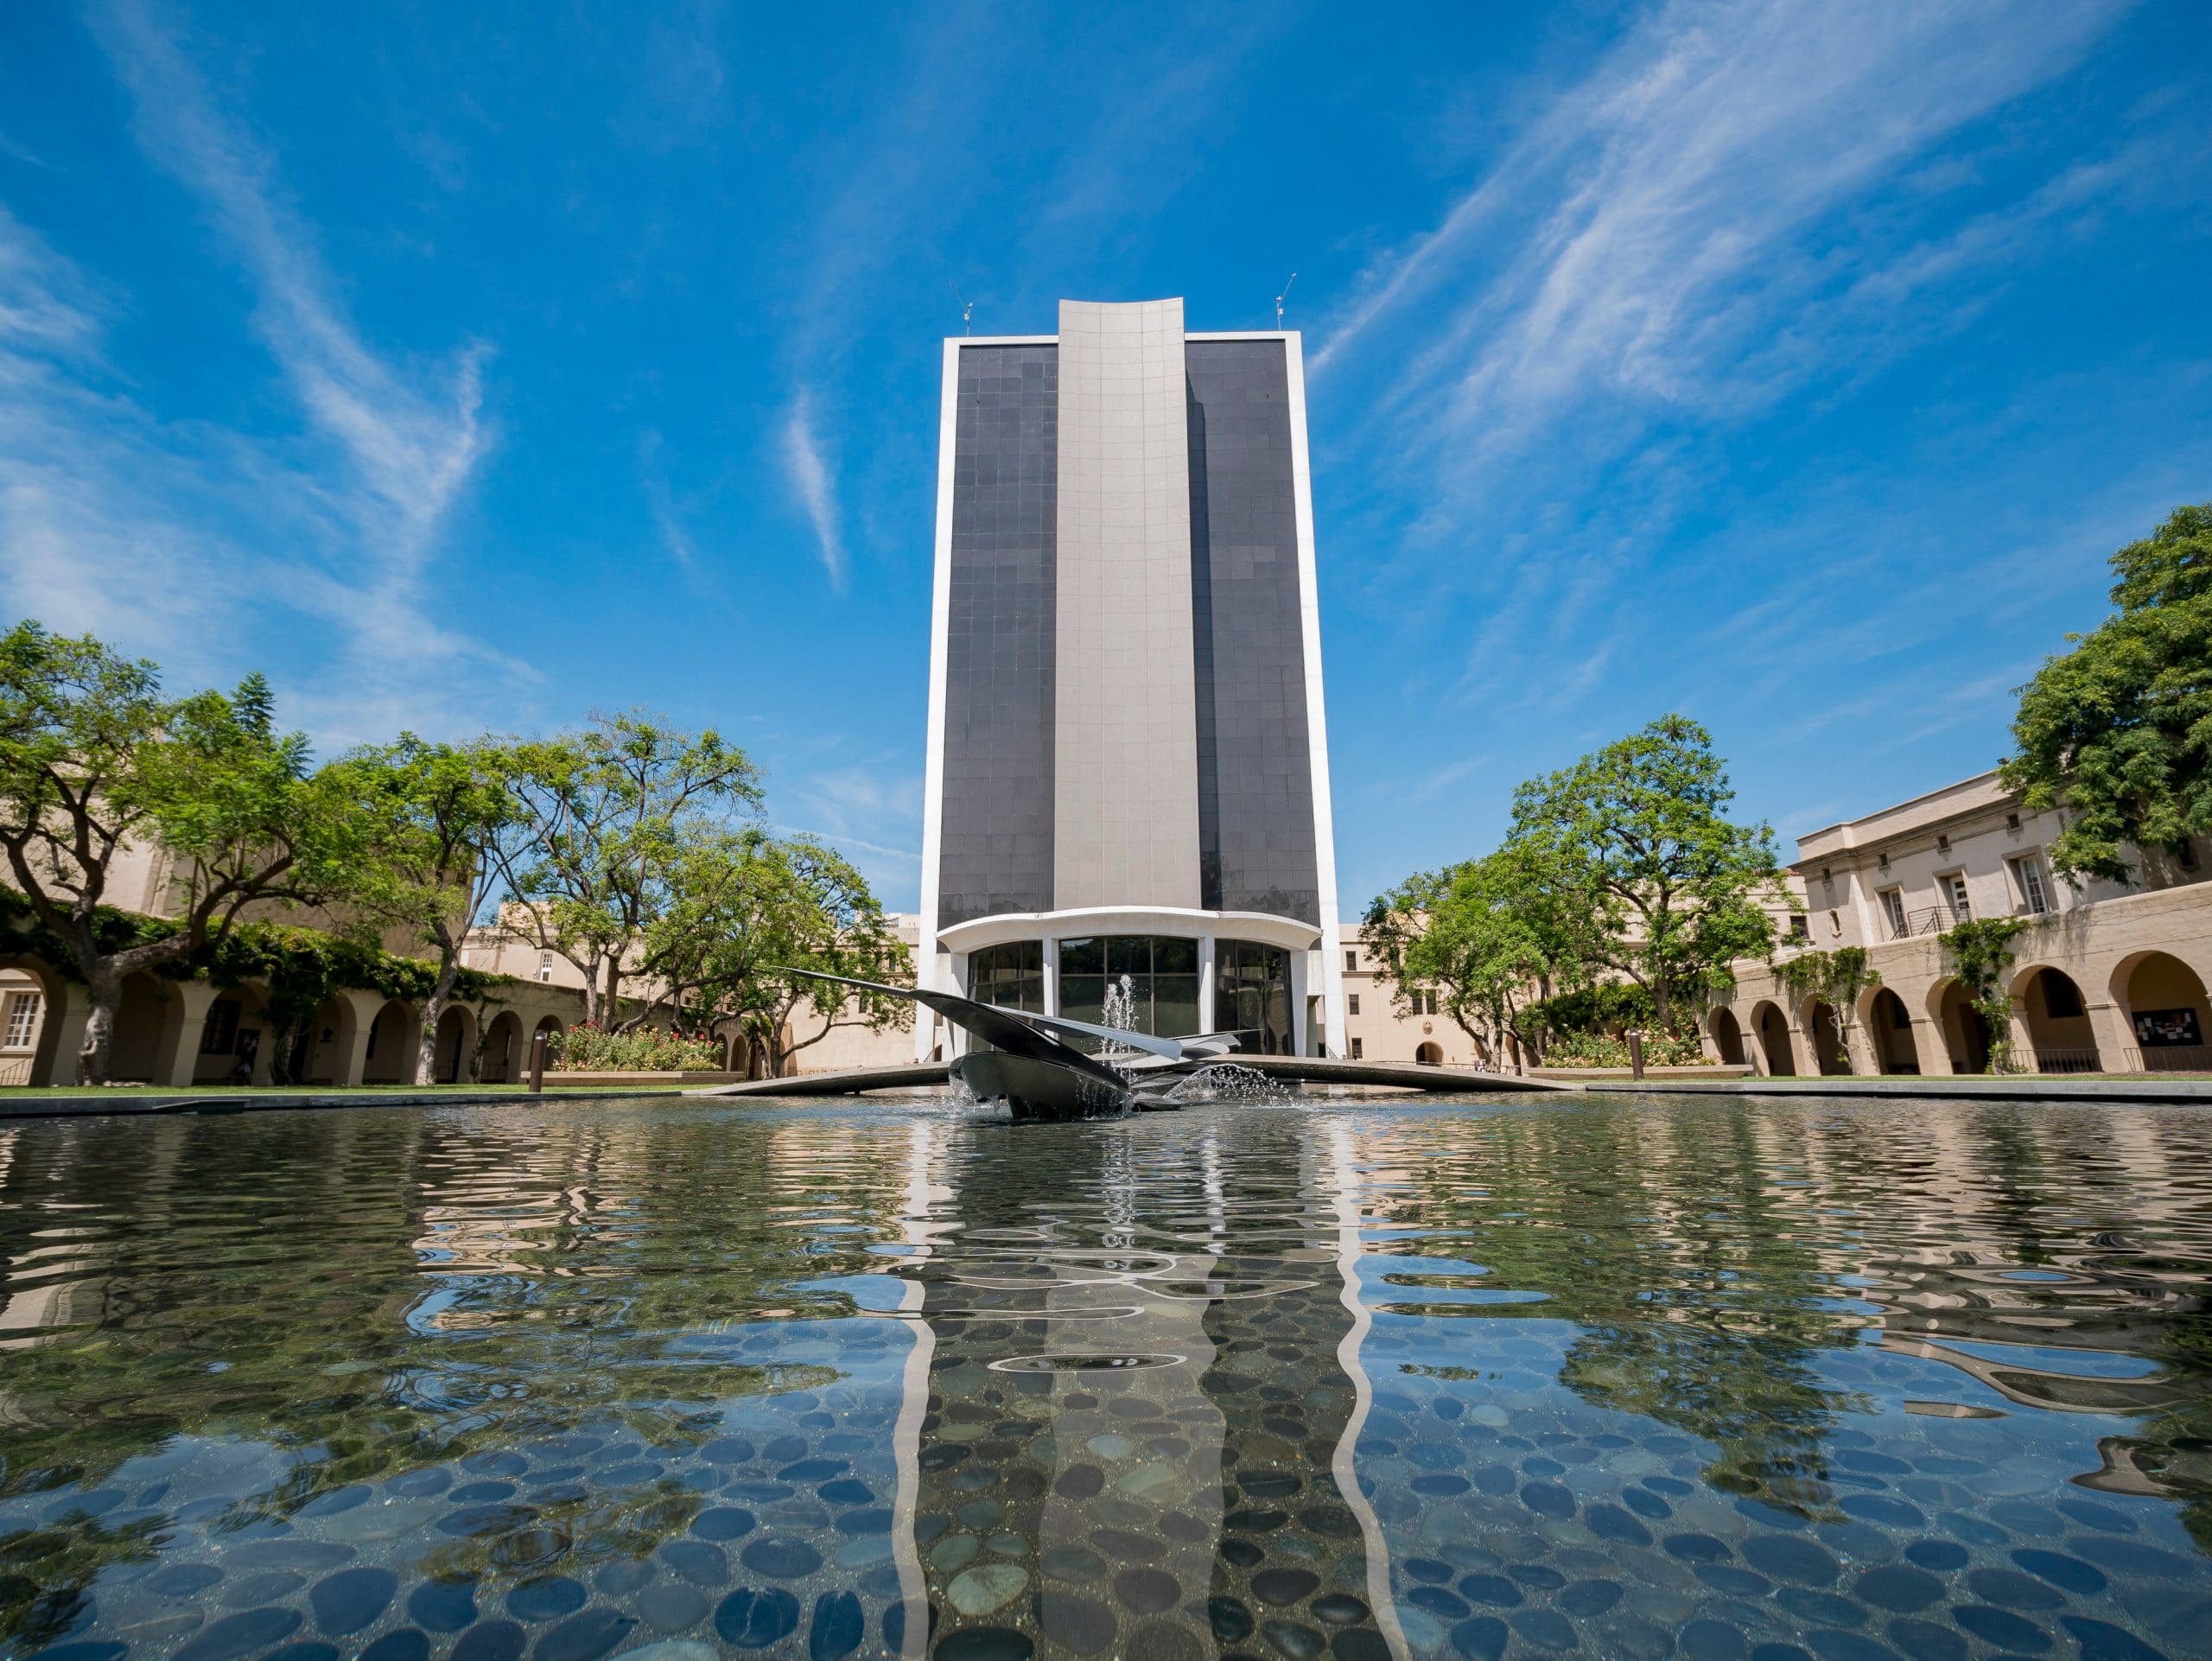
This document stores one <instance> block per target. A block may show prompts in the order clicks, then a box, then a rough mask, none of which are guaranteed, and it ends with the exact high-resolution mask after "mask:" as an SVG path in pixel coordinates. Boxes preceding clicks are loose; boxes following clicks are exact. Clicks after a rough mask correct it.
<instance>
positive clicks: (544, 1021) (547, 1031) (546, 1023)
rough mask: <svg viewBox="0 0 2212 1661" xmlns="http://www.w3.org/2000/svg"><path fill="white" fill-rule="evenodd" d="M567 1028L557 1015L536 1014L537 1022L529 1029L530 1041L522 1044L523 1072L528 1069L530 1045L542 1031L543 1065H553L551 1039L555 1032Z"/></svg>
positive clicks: (565, 1023) (557, 1032)
mask: <svg viewBox="0 0 2212 1661" xmlns="http://www.w3.org/2000/svg"><path fill="white" fill-rule="evenodd" d="M568 1030H569V1026H568V1023H567V1022H566V1021H563V1020H562V1019H561V1017H560V1016H558V1015H540V1016H538V1018H537V1025H536V1026H535V1027H532V1028H531V1029H530V1037H531V1042H530V1043H529V1044H525V1045H524V1046H523V1052H522V1066H523V1071H524V1072H525V1073H527V1072H529V1071H530V1053H531V1045H534V1044H535V1043H536V1042H537V1037H538V1034H541V1033H542V1034H544V1036H545V1065H546V1066H549V1067H550V1066H552V1065H553V1040H554V1038H555V1036H556V1034H561V1033H564V1032H566V1031H568Z"/></svg>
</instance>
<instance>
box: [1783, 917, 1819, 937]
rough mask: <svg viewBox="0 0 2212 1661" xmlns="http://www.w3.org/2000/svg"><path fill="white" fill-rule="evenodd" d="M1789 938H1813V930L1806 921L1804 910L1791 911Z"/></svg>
mask: <svg viewBox="0 0 2212 1661" xmlns="http://www.w3.org/2000/svg"><path fill="white" fill-rule="evenodd" d="M1789 938H1790V939H1793V940H1809V939H1812V938H1813V931H1812V929H1811V927H1810V926H1808V924H1807V923H1806V921H1805V913H1803V912H1802V911H1793V912H1791V913H1789Z"/></svg>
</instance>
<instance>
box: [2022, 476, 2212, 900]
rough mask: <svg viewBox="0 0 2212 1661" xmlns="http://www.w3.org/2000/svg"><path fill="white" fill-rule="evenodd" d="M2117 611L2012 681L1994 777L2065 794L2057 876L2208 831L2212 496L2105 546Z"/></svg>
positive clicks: (2113, 871) (2093, 871)
mask: <svg viewBox="0 0 2212 1661" xmlns="http://www.w3.org/2000/svg"><path fill="white" fill-rule="evenodd" d="M2112 569H2113V576H2115V577H2116V578H2117V579H2118V580H2117V581H2116V582H2114V583H2113V589H2112V600H2113V605H2115V606H2116V607H2118V608H2119V611H2118V613H2117V614H2115V615H2114V616H2113V617H2110V618H2108V619H2107V620H2105V621H2104V622H2103V623H2101V624H2100V625H2099V626H2098V627H2096V628H2094V629H2093V630H2091V631H2090V632H2089V633H2087V634H2077V635H2071V636H2069V637H2068V638H2069V639H2070V640H2072V641H2073V642H2074V646H2073V649H2072V650H2071V651H2069V652H2063V653H2060V654H2058V655H2056V656H2054V657H2051V658H2050V659H2046V660H2045V661H2044V665H2043V667H2042V668H2041V669H2040V670H2038V671H2037V672H2036V676H2035V678H2034V679H2033V680H2031V681H2030V682H2029V683H2028V684H2027V685H2026V686H2024V687H2023V688H2022V689H2021V690H2020V704H2019V712H2018V715H2017V716H2014V718H2013V722H2012V742H2013V749H2012V754H2010V755H2009V756H2007V757H2006V758H2005V761H2004V763H2003V766H2002V767H2001V770H2000V771H2001V774H2002V777H2003V779H2004V781H2005V785H2006V786H2007V787H2008V788H2010V789H2013V790H2017V791H2018V792H2021V796H2022V799H2023V800H2024V802H2025V803H2026V805H2028V806H2029V807H2031V808H2036V809H2039V810H2040V809H2050V808H2054V807H2061V806H2063V808H2064V810H2065V815H2066V827H2065V829H2064V830H2063V831H2061V832H2060V833H2059V834H2058V836H2057V837H2055V838H2053V839H2052V841H2051V843H2050V847H2049V850H2048V853H2049V856H2050V862H2051V865H2052V867H2053V869H2056V870H2057V871H2058V872H2060V873H2061V874H2062V875H2067V876H2101V877H2106V878H2109V879H2111V880H2113V881H2123V882H2124V881H2129V880H2130V879H2131V878H2132V877H2133V875H2134V873H2133V868H2132V865H2131V862H2130V861H2129V859H2128V856H2127V849H2128V847H2129V845H2130V844H2133V845H2134V846H2136V847H2139V848H2146V849H2147V848H2159V847H2164V846H2168V845H2171V844H2172V843H2177V842H2179V841H2181V840H2182V839H2183V838H2184V837H2190V836H2204V835H2208V834H2212V503H2207V504H2200V505H2198V506H2192V507H2179V508H2176V509H2175V510H2174V512H2173V513H2172V515H2171V517H2170V518H2169V519H2167V520H2166V522H2165V523H2164V525H2160V526H2159V527H2158V530H2157V531H2153V532H2152V534H2151V535H2150V536H2149V537H2146V538H2144V539H2143V540H2141V541H2139V542H2131V543H2129V544H2127V545H2126V547H2124V548H2122V549H2120V550H2119V551H2118V552H2116V553H2114V554H2113V556H2112Z"/></svg>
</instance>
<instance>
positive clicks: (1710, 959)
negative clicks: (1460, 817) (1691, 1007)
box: [1508, 715, 1788, 1031]
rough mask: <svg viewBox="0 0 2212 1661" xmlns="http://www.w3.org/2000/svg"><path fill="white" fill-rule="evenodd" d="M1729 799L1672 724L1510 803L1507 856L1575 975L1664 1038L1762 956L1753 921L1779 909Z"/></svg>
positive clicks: (1772, 871) (1761, 854) (1716, 767)
mask: <svg viewBox="0 0 2212 1661" xmlns="http://www.w3.org/2000/svg"><path fill="white" fill-rule="evenodd" d="M1734 798H1735V792H1734V791H1733V790H1732V788H1731V787H1730V786H1729V783H1728V774H1727V771H1726V767H1725V766H1724V765H1723V764H1722V762H1721V760H1720V758H1719V756H1717V755H1715V754H1713V737H1712V735H1711V734H1709V733H1707V731H1706V730H1705V729H1704V728H1703V727H1700V725H1698V723H1697V722H1694V721H1691V720H1689V719H1688V718H1687V717H1685V716H1675V715H1670V716H1662V717H1661V718H1660V719H1659V720H1657V721H1655V722H1652V723H1651V724H1650V725H1649V726H1648V727H1646V728H1644V729H1643V730H1642V731H1641V732H1637V733H1632V734H1630V735H1629V736H1628V737H1626V738H1624V739H1621V740H1620V741H1618V742H1616V743H1612V744H1608V745H1607V746H1605V748H1603V749H1601V750H1599V751H1597V752H1595V753H1594V754H1589V755H1586V756H1584V757H1583V758H1582V759H1581V760H1579V761H1577V762H1576V763H1575V764H1574V765H1573V767H1567V768H1564V769H1562V770H1561V771H1560V772H1558V773H1551V774H1549V775H1548V776H1547V777H1545V778H1541V779H1534V780H1529V782H1528V783H1527V784H1524V785H1522V786H1521V787H1520V789H1519V790H1517V791H1516V792H1514V797H1513V824H1512V829H1511V831H1510V834H1509V837H1508V844H1509V846H1510V847H1512V848H1513V849H1514V850H1516V856H1517V857H1518V858H1520V859H1521V860H1522V861H1523V862H1525V866H1524V869H1526V870H1527V872H1528V873H1529V879H1528V880H1529V884H1530V886H1531V887H1532V888H1534V889H1535V890H1536V891H1538V892H1540V893H1541V894H1542V895H1543V896H1544V897H1545V903H1546V905H1547V907H1548V913H1549V914H1550V915H1552V916H1554V917H1556V918H1561V919H1567V920H1571V926H1569V928H1568V932H1567V936H1566V938H1567V939H1569V940H1570V941H1571V942H1572V944H1573V950H1574V951H1575V952H1576V953H1577V954H1578V956H1579V957H1580V959H1581V961H1580V963H1579V964H1578V965H1577V968H1578V971H1579V972H1580V973H1581V974H1582V975H1584V976H1585V977H1587V978H1595V977H1598V976H1599V975H1600V974H1604V973H1611V974H1619V975H1625V976H1626V977H1628V978H1629V979H1630V980H1632V981H1634V982H1635V983H1637V985H1639V986H1641V987H1643V989H1644V990H1645V991H1647V992H1649V994H1650V995H1651V1002H1652V1008H1653V1010H1654V1011H1655V1013H1656V1016H1657V1019H1658V1022H1659V1024H1660V1026H1661V1027H1662V1028H1665V1029H1667V1030H1669V1031H1671V1030H1672V1029H1673V1026H1674V1021H1675V1010H1676V1008H1677V1006H1678V1005H1684V1004H1688V1003H1694V1002H1698V1001H1700V1000H1701V999H1702V998H1703V996H1705V995H1706V993H1707V990H1708V989H1709V988H1710V987H1711V986H1712V985H1713V983H1715V982H1716V980H1719V979H1725V978H1726V976H1727V973H1728V964H1730V963H1731V962H1732V961H1733V960H1735V959H1737V958H1763V957H1765V956H1767V955H1768V954H1769V953H1770V951H1772V950H1773V945H1774V926H1773V923H1772V921H1771V920H1770V918H1769V916H1768V915H1767V912H1766V910H1765V909H1764V907H1780V906H1786V905H1787V904H1788V897H1787V894H1786V893H1785V891H1784V890H1783V887H1782V881H1781V871H1780V869H1779V867H1778V865H1777V862H1776V858H1775V849H1774V833H1773V831H1771V830H1770V829H1769V828H1768V827H1767V826H1766V825H1765V824H1752V825H1745V824H1737V823H1735V822H1734V821H1732V819H1730V818H1728V817H1727V814H1726V809H1727V806H1728V804H1729V803H1730V802H1731V801H1732V800H1733V799H1734Z"/></svg>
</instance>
